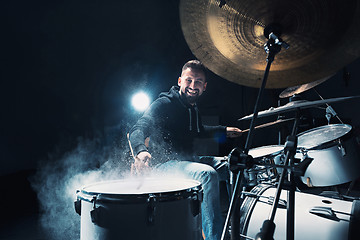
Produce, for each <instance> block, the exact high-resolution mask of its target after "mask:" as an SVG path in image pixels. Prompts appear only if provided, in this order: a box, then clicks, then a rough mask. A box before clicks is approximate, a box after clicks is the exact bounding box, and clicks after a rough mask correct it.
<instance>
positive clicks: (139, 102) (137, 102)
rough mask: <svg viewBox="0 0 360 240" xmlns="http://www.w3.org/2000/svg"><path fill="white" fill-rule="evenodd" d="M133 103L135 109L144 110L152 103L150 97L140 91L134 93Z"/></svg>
mask: <svg viewBox="0 0 360 240" xmlns="http://www.w3.org/2000/svg"><path fill="white" fill-rule="evenodd" d="M131 104H132V106H133V107H134V108H135V110H137V111H139V112H143V111H145V109H147V107H148V106H149V105H150V99H149V97H148V95H146V94H145V93H144V92H139V93H136V94H134V96H133V97H132V99H131Z"/></svg>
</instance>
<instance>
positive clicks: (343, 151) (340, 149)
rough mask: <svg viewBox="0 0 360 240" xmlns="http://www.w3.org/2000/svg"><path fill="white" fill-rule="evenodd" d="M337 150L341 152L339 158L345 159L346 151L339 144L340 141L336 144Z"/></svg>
mask: <svg viewBox="0 0 360 240" xmlns="http://www.w3.org/2000/svg"><path fill="white" fill-rule="evenodd" d="M338 149H339V151H340V152H341V156H343V157H345V156H346V149H345V148H344V146H343V144H342V143H341V141H340V140H339V143H338Z"/></svg>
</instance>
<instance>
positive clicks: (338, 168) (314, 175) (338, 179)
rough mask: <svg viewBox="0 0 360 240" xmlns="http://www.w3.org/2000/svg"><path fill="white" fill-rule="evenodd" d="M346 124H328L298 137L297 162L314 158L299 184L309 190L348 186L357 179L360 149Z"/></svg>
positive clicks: (359, 166)
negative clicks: (298, 150) (301, 183)
mask: <svg viewBox="0 0 360 240" xmlns="http://www.w3.org/2000/svg"><path fill="white" fill-rule="evenodd" d="M351 130H352V127H351V126H350V125H347V124H331V125H326V126H321V127H318V128H314V129H310V130H308V131H305V132H303V133H300V134H298V148H299V149H300V153H298V154H297V155H296V157H298V158H304V157H310V158H313V160H312V162H311V163H310V165H309V166H308V168H307V169H306V171H305V174H304V176H303V177H301V180H302V182H303V183H304V184H307V185H308V186H315V187H326V186H334V185H338V184H343V183H347V182H350V181H353V180H355V179H357V178H358V177H359V176H360V170H359V169H360V157H359V156H360V155H359V146H358V145H357V143H356V140H355V137H354V136H353V134H352V131H351Z"/></svg>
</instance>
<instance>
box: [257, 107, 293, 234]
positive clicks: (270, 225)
mask: <svg viewBox="0 0 360 240" xmlns="http://www.w3.org/2000/svg"><path fill="white" fill-rule="evenodd" d="M299 121H300V117H299V111H297V112H296V117H295V122H294V125H293V129H292V132H291V135H289V136H288V137H287V141H286V143H285V147H284V150H285V152H286V156H285V163H284V166H288V165H289V166H290V169H291V167H292V166H293V165H294V156H295V153H296V148H297V136H296V132H297V128H298V125H299ZM286 175H287V171H285V169H284V170H283V171H282V173H281V176H280V179H279V183H278V186H277V189H276V194H275V198H274V201H273V204H272V206H271V212H270V216H269V219H268V220H265V221H264V222H263V225H262V228H261V230H260V232H259V233H258V234H257V235H256V237H255V238H256V239H261V240H271V239H273V235H274V231H275V223H274V218H275V213H276V210H277V206H278V203H279V199H280V194H281V190H282V188H283V184H284V180H285V176H286ZM288 177H289V178H288V180H289V183H290V189H289V191H288V204H287V218H286V220H287V222H286V226H287V227H286V239H287V240H293V239H294V229H295V228H294V225H295V224H294V223H295V221H294V219H295V218H294V217H295V187H296V186H295V181H294V172H293V171H289V175H288Z"/></svg>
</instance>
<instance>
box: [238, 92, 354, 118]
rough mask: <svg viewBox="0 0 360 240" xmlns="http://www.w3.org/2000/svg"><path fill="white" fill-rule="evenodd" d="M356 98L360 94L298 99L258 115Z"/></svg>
mask: <svg viewBox="0 0 360 240" xmlns="http://www.w3.org/2000/svg"><path fill="white" fill-rule="evenodd" d="M355 98H360V96H352V97H339V98H331V99H323V100H317V101H306V100H298V101H293V102H289V103H287V104H285V105H284V106H280V107H277V108H270V109H268V110H265V111H261V112H258V117H267V116H273V115H277V114H281V113H284V112H290V111H295V110H297V109H305V108H310V107H315V106H320V105H324V104H326V103H334V102H340V101H345V100H350V99H355ZM253 115H254V114H250V115H248V116H245V117H242V118H240V119H238V121H240V120H248V119H251V118H252V117H253Z"/></svg>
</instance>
